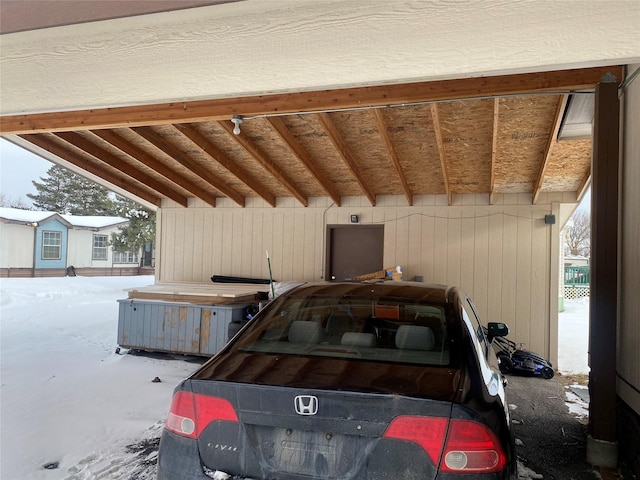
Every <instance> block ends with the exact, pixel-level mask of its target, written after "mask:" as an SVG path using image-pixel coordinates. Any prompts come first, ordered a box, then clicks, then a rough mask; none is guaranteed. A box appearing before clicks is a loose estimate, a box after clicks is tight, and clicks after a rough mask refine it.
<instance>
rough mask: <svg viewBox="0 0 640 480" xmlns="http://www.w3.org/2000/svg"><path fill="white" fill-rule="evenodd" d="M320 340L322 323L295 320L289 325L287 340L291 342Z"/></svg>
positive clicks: (316, 341) (315, 341) (317, 341)
mask: <svg viewBox="0 0 640 480" xmlns="http://www.w3.org/2000/svg"><path fill="white" fill-rule="evenodd" d="M320 340H322V325H320V324H319V323H318V322H308V321H304V320H296V321H294V322H291V326H290V327H289V341H290V342H292V343H319V342H320Z"/></svg>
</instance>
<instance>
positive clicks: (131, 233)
mask: <svg viewBox="0 0 640 480" xmlns="http://www.w3.org/2000/svg"><path fill="white" fill-rule="evenodd" d="M115 204H116V211H117V215H118V216H120V217H124V218H127V219H128V220H129V224H128V225H126V226H124V227H120V228H119V231H118V232H114V233H112V234H111V245H112V246H113V250H114V251H116V252H120V253H124V252H140V251H141V250H142V248H143V247H144V246H145V244H146V243H153V242H154V241H155V238H156V213H155V212H153V211H151V210H148V209H146V208H144V207H141V206H140V205H138V204H137V203H135V202H133V201H131V200H129V199H126V198H124V197H121V196H119V195H116V201H115Z"/></svg>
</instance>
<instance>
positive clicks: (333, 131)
mask: <svg viewBox="0 0 640 480" xmlns="http://www.w3.org/2000/svg"><path fill="white" fill-rule="evenodd" d="M317 116H318V120H319V121H320V125H322V128H323V129H324V131H325V133H326V134H327V136H328V137H329V139H330V140H331V142H332V143H333V145H334V146H335V147H336V150H337V153H339V154H340V156H341V157H342V159H343V160H344V163H345V164H346V165H347V167H349V169H350V170H351V173H352V174H353V176H354V178H355V179H356V182H358V185H360V188H361V189H362V191H363V192H364V194H365V195H366V196H367V198H368V199H369V202H371V205H373V206H375V204H376V195H375V193H373V192H372V191H371V188H369V186H368V185H367V184H366V182H365V181H364V178H363V176H362V173H361V172H360V168H359V167H358V164H357V163H356V161H355V159H354V158H353V154H352V153H351V150H349V147H348V146H347V144H346V143H345V141H344V140H343V139H342V136H341V135H340V132H338V129H337V128H336V126H335V125H334V124H333V122H332V121H331V118H330V117H329V114H327V113H319V114H318V115H317Z"/></svg>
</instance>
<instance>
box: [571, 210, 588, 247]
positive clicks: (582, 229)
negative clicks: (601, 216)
mask: <svg viewBox="0 0 640 480" xmlns="http://www.w3.org/2000/svg"><path fill="white" fill-rule="evenodd" d="M565 232H566V238H565V243H566V245H567V248H568V250H569V253H571V255H582V256H584V257H589V256H590V255H591V215H590V214H589V212H586V211H584V210H576V211H575V212H574V214H573V215H572V216H571V219H570V220H569V222H568V223H567V226H566V228H565Z"/></svg>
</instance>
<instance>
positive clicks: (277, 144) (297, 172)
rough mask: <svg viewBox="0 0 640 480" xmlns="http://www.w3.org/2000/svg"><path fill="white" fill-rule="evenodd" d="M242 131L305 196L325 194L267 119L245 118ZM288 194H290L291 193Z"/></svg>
mask: <svg viewBox="0 0 640 480" xmlns="http://www.w3.org/2000/svg"><path fill="white" fill-rule="evenodd" d="M242 131H243V132H246V134H247V136H248V137H249V138H250V139H251V141H253V142H254V143H255V144H256V145H257V146H258V147H259V148H260V150H261V151H262V152H264V153H265V154H266V156H267V157H268V158H269V161H270V162H271V164H272V165H273V166H274V167H275V168H276V169H277V170H278V171H280V172H282V173H283V174H284V175H285V176H286V177H287V179H289V180H290V181H291V182H293V183H294V184H295V185H296V187H297V188H298V189H299V190H300V191H301V192H302V193H303V194H304V195H305V196H306V197H310V196H321V195H325V194H326V192H325V191H324V190H323V189H322V187H321V186H320V185H319V183H318V181H317V180H316V179H315V178H314V176H313V175H312V174H311V172H310V171H309V169H308V168H307V167H306V166H305V165H304V163H303V162H302V161H301V160H300V159H298V158H297V157H296V156H295V154H294V153H293V152H292V151H291V149H290V148H289V147H288V146H287V145H286V144H285V143H284V141H283V140H282V137H281V136H280V135H279V134H278V132H277V131H276V130H275V129H274V128H273V127H272V126H271V124H270V123H269V121H268V120H267V119H265V118H256V119H249V120H246V121H245V122H244V123H243V124H242ZM288 196H291V193H289V194H288Z"/></svg>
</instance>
